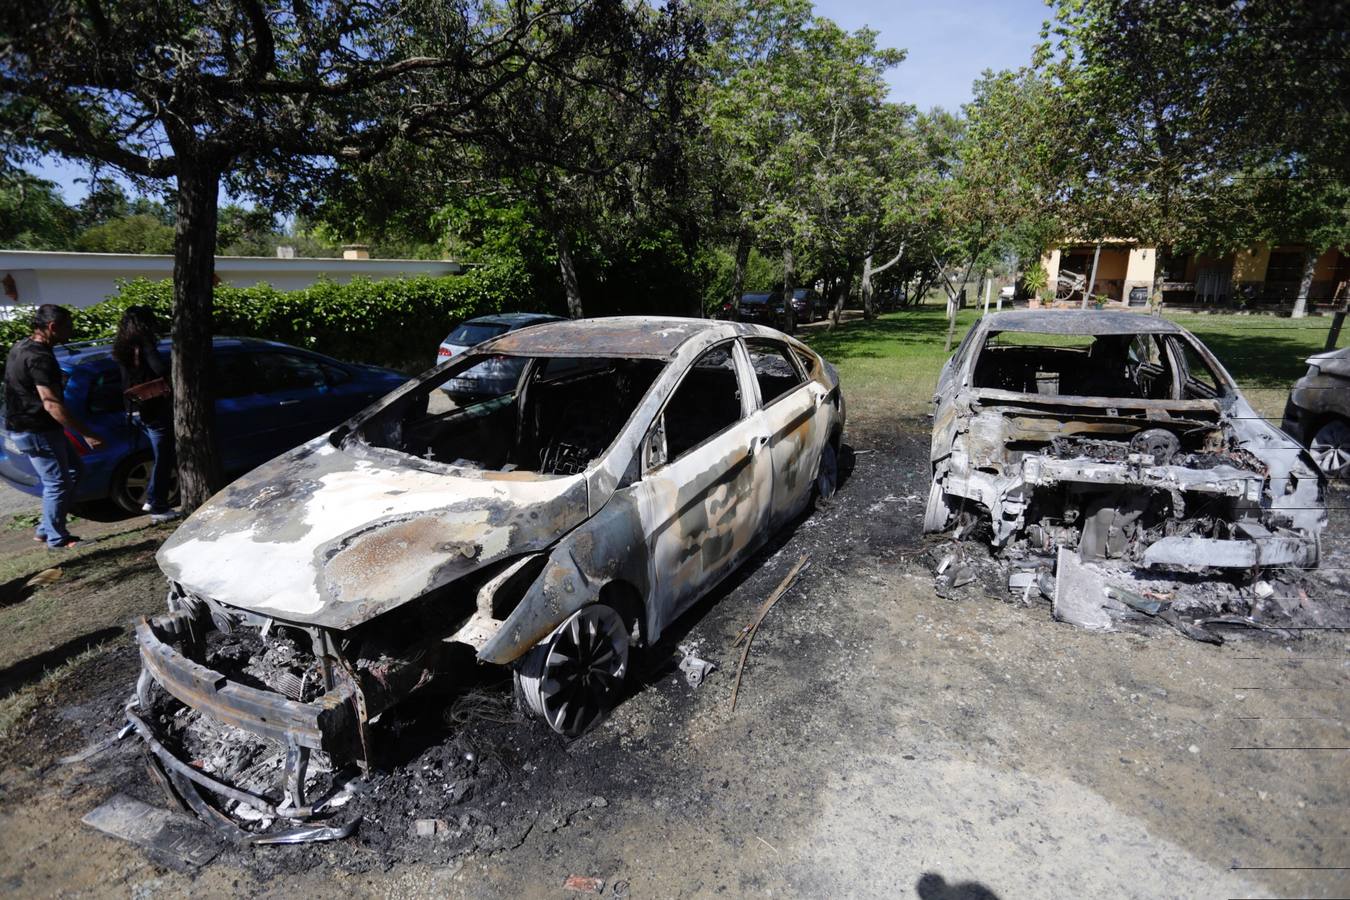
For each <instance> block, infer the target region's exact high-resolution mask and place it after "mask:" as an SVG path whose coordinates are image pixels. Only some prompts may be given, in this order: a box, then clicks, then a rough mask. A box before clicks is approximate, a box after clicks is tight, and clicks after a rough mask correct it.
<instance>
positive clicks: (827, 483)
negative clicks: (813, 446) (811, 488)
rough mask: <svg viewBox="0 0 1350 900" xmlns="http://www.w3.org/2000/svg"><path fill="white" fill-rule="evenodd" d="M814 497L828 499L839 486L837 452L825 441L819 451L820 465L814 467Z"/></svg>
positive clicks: (830, 443)
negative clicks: (823, 446) (822, 448)
mask: <svg viewBox="0 0 1350 900" xmlns="http://www.w3.org/2000/svg"><path fill="white" fill-rule="evenodd" d="M815 487H816V499H817V500H829V499H830V498H831V497H833V496H834V492H835V491H836V490H838V488H839V452H838V451H837V450H835V449H834V443H833V442H832V441H827V442H826V443H825V449H824V450H822V451H820V465H818V466H817V467H816V485H815Z"/></svg>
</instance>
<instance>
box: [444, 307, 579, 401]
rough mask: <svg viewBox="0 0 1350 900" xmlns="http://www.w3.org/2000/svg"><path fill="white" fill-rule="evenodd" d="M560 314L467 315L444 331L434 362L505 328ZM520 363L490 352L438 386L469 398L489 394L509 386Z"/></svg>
mask: <svg viewBox="0 0 1350 900" xmlns="http://www.w3.org/2000/svg"><path fill="white" fill-rule="evenodd" d="M561 321H563V319H562V317H560V316H550V315H547V314H545V313H498V314H496V315H491V316H479V317H478V318H476V319H468V320H466V321H464V322H461V323H459V324H458V325H456V326H455V328H454V330H453V331H451V332H450V333H449V334H448V335H446V338H445V340H443V341H441V345H440V346H439V347H438V348H436V362H437V363H443V362H445V361H446V360H448V359H451V358H453V357H455V356H460V355H462V354H463V353H465V352H467V351H468V350H469V348H471V347H474V346H476V345H477V344H481V343H483V342H484V341H488V340H491V339H492V338H495V337H500V336H501V335H503V334H506V333H507V332H508V331H515V330H517V329H519V328H529V327H530V326H532V325H542V324H543V323H544V322H561ZM522 365H523V364H522V363H521V362H520V361H519V360H514V359H510V358H508V357H505V356H490V357H487V358H486V359H484V360H483V361H482V362H480V363H479V364H478V365H476V366H474V367H473V368H471V369H469V370H468V371H466V372H464V373H462V374H461V375H459V376H457V377H455V378H452V379H450V380H449V381H447V382H446V383H445V384H444V385H443V386H442V387H441V390H443V391H445V392H446V393H447V394H449V395H451V396H452V397H455V398H460V399H468V400H471V399H473V398H475V397H490V396H495V395H497V394H500V393H502V392H504V391H507V390H510V389H511V388H512V387H513V386H514V385H515V383H516V379H517V378H518V377H519V376H520V372H521V367H522Z"/></svg>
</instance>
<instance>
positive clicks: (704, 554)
mask: <svg viewBox="0 0 1350 900" xmlns="http://www.w3.org/2000/svg"><path fill="white" fill-rule="evenodd" d="M727 347H729V348H730V350H731V358H732V360H733V362H734V371H735V373H736V384H737V390H738V393H739V395H740V401H741V415H740V418H739V419H738V420H737V421H736V422H734V423H732V424H731V425H728V426H726V427H724V428H722V429H720V430H718V431H717V432H715V433H713V434H712V435H709V436H708V437H707V438H705V439H704V440H703V441H701V442H700V443H698V444H696V445H695V446H693V447H691V448H689V449H688V450H686V451H685V452H684V453H683V454H682V455H681V456H679V457H677V458H676V459H674V460H666V459H659V458H657V457H656V456H655V455H654V452H653V449H654V447H655V442H656V441H657V440H658V438H659V441H660V446H661V448H662V449H664V447H665V446H666V445H665V414H666V409H667V406H668V405H669V403H670V401H671V399H672V398H673V397H674V396H675V395H676V393H677V392H678V391H679V390H680V388H681V386H683V385H684V384H685V381H686V379H687V378H688V376H689V374H690V373H691V372H693V371H694V369H695V368H696V366H697V365H698V362H699V360H702V359H703V358H704V357H705V356H706V355H707V354H708V353H711V352H713V351H715V350H719V349H722V348H727ZM757 397H758V395H757V393H755V383H754V377H753V373H752V372H751V371H750V365H749V359H748V357H747V356H746V354H745V348H744V347H743V346H742V345H741V343H740V341H739V340H738V339H736V338H734V337H732V338H727V339H726V340H722V341H718V342H716V343H714V344H712V345H710V346H708V347H706V348H704V349H703V350H701V351H700V352H699V353H698V355H697V356H696V357H694V359H692V360H691V361H690V362H689V364H688V365H687V366H686V368H685V370H684V371H683V372H681V373H680V376H679V378H678V379H677V380H676V381H675V382H674V384H673V385H672V386H671V388H670V390H669V391H668V392H667V394H666V396H665V397H664V398H663V399H662V401H661V404H660V406H659V408H658V409H657V412H656V414H655V415H654V416H653V417H652V420H651V422H650V423H649V424H648V426H647V430H646V432H645V433H644V435H643V438H642V440H641V441H640V442H639V444H638V449H637V453H638V460H637V465H638V467H639V472H640V478H639V480H638V481H637V482H636V483H635V484H634V485H633V486H632V490H633V491H634V494H635V497H636V500H637V504H638V509H639V513H640V516H641V520H642V525H643V531H644V540H645V542H646V544H647V552H648V558H649V559H650V561H651V595H650V596H649V597H648V604H649V611H650V614H651V617H652V618H653V619H654V620H655V621H652V622H651V626H652V627H654V630H655V631H657V632H659V631H661V630H664V628H665V626H666V625H667V624H669V623H670V622H671V621H673V620H674V619H675V618H677V617H678V616H679V615H680V614H681V613H682V612H684V611H685V610H686V609H688V608H689V607H690V606H691V605H693V604H694V603H695V602H697V600H698V599H699V598H700V597H702V596H703V595H705V594H706V593H707V592H708V591H709V590H711V589H712V588H713V587H715V586H716V584H717V583H718V582H720V581H721V580H722V579H723V578H725V577H726V576H727V575H728V574H729V573H730V572H732V571H734V570H735V568H736V566H737V565H738V564H739V563H740V562H741V561H743V560H744V559H745V557H746V556H748V555H749V554H750V553H752V552H754V550H756V549H758V547H759V544H760V543H761V542H762V540H763V538H764V536H765V528H764V526H765V524H766V522H767V518H768V514H769V506H770V503H771V502H772V496H773V494H772V491H773V488H772V484H773V479H772V473H771V460H770V458H769V456H768V454H767V453H763V452H761V451H762V450H763V448H764V446H765V445H766V444H767V443H768V435H767V432H766V430H765V428H764V424H763V423H764V419H763V417H762V416H760V415H759V410H758V408H757V406H758V402H757ZM738 491H739V492H740V493H739V495H738V493H737V492H738ZM728 513H731V514H732V517H731V518H728V517H727V514H728Z"/></svg>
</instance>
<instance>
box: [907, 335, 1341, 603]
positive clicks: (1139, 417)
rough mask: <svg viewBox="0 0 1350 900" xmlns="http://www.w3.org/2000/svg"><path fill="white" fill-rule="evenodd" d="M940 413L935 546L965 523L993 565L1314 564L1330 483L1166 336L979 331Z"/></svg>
mask: <svg viewBox="0 0 1350 900" xmlns="http://www.w3.org/2000/svg"><path fill="white" fill-rule="evenodd" d="M934 402H935V405H936V410H935V418H934V424H933V440H932V447H931V460H932V467H933V477H932V484H931V488H930V494H929V497H928V503H927V508H926V511H925V516H924V529H925V530H926V531H929V532H940V531H943V530H945V529H947V528H948V527H949V526H950V525H951V524H952V523H953V522H954V520H955V519H956V517H957V514H958V513H961V512H964V514H965V515H966V516H967V517H968V518H969V519H970V525H971V526H972V527H974V526H976V525H978V526H979V527H980V528H981V529H984V530H985V533H986V534H987V537H988V540H989V542H990V544H991V545H992V546H993V548H994V549H995V550H996V551H997V552H1001V553H1007V552H1008V551H1011V550H1014V549H1019V550H1025V551H1029V552H1031V553H1036V554H1044V555H1047V556H1048V557H1050V558H1053V557H1054V556H1055V555H1056V554H1057V553H1058V552H1059V551H1061V550H1069V551H1072V552H1073V553H1072V555H1073V556H1074V557H1075V558H1076V560H1080V561H1101V560H1113V561H1118V562H1119V563H1120V564H1121V565H1124V566H1130V567H1134V568H1135V569H1137V570H1144V571H1147V570H1150V569H1179V568H1181V569H1200V568H1208V569H1221V570H1230V571H1240V572H1255V571H1257V570H1259V569H1260V568H1262V567H1281V566H1288V567H1310V566H1314V565H1316V563H1317V560H1318V554H1319V535H1320V533H1321V531H1322V529H1323V527H1324V526H1325V524H1326V511H1325V507H1324V502H1323V494H1324V490H1325V482H1324V480H1323V479H1322V478H1321V476H1320V474H1319V473H1318V472H1317V470H1316V468H1315V467H1314V466H1313V464H1312V461H1311V460H1310V459H1309V458H1308V455H1307V453H1306V452H1305V451H1304V450H1303V448H1302V447H1301V446H1299V445H1298V444H1297V443H1296V442H1295V441H1293V440H1292V439H1291V438H1289V436H1288V435H1286V434H1284V433H1283V432H1281V431H1280V430H1279V429H1278V428H1275V427H1274V426H1273V425H1270V424H1269V423H1267V422H1266V421H1265V420H1264V419H1262V418H1261V417H1260V416H1259V415H1258V414H1257V413H1256V411H1255V410H1253V409H1252V407H1251V405H1250V404H1249V403H1248V402H1247V400H1246V399H1245V398H1244V397H1243V396H1242V393H1241V392H1240V391H1239V390H1238V388H1237V385H1236V384H1235V383H1234V382H1233V379H1232V378H1231V377H1230V376H1229V374H1228V372H1226V371H1225V370H1224V368H1223V366H1222V365H1221V364H1220V363H1219V361H1218V360H1217V359H1215V358H1214V356H1213V355H1212V354H1211V353H1210V352H1209V351H1208V350H1207V349H1206V348H1205V347H1204V346H1203V345H1202V344H1201V343H1200V342H1199V341H1198V340H1197V339H1196V338H1195V337H1194V336H1193V335H1191V334H1190V333H1189V332H1187V331H1186V330H1185V329H1183V328H1181V327H1179V326H1177V325H1175V324H1173V323H1171V322H1169V321H1167V320H1165V319H1162V318H1159V317H1155V316H1149V315H1143V314H1138V313H1131V312H1124V311H1050V310H1047V311H1015V312H1005V313H998V314H995V315H990V316H986V317H985V318H983V319H981V320H980V322H979V323H978V324H976V326H975V327H974V328H972V329H971V331H970V333H969V334H967V335H966V338H965V340H964V341H963V342H962V343H961V345H960V347H959V348H958V349H957V351H956V353H955V354H953V356H952V357H951V359H950V360H949V361H948V362H947V364H946V366H945V368H944V369H943V370H942V374H941V376H940V379H939V383H938V389H937V393H936V396H935V397H934ZM1060 556H1061V557H1062V554H1060ZM1058 575H1059V577H1060V578H1062V577H1063V575H1064V573H1063V572H1059V573H1058Z"/></svg>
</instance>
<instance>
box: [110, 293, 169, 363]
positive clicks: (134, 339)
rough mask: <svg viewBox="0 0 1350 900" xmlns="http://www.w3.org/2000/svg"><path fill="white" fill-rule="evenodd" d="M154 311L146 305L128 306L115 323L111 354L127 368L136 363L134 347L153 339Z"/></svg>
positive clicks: (156, 323)
mask: <svg viewBox="0 0 1350 900" xmlns="http://www.w3.org/2000/svg"><path fill="white" fill-rule="evenodd" d="M158 324H159V323H158V321H157V320H156V319H155V312H154V310H152V309H151V308H150V307H148V306H128V307H127V311H126V312H124V313H122V321H120V322H118V323H117V337H115V338H113V345H112V355H113V359H115V360H117V361H118V362H119V363H121V364H122V365H124V366H126V367H127V368H129V369H130V368H132V367H134V366H135V365H136V348H138V347H140V346H142V345H143V344H144V343H146V342H147V341H149V342H151V343H153V342H154V340H155V326H156V325H158Z"/></svg>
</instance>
